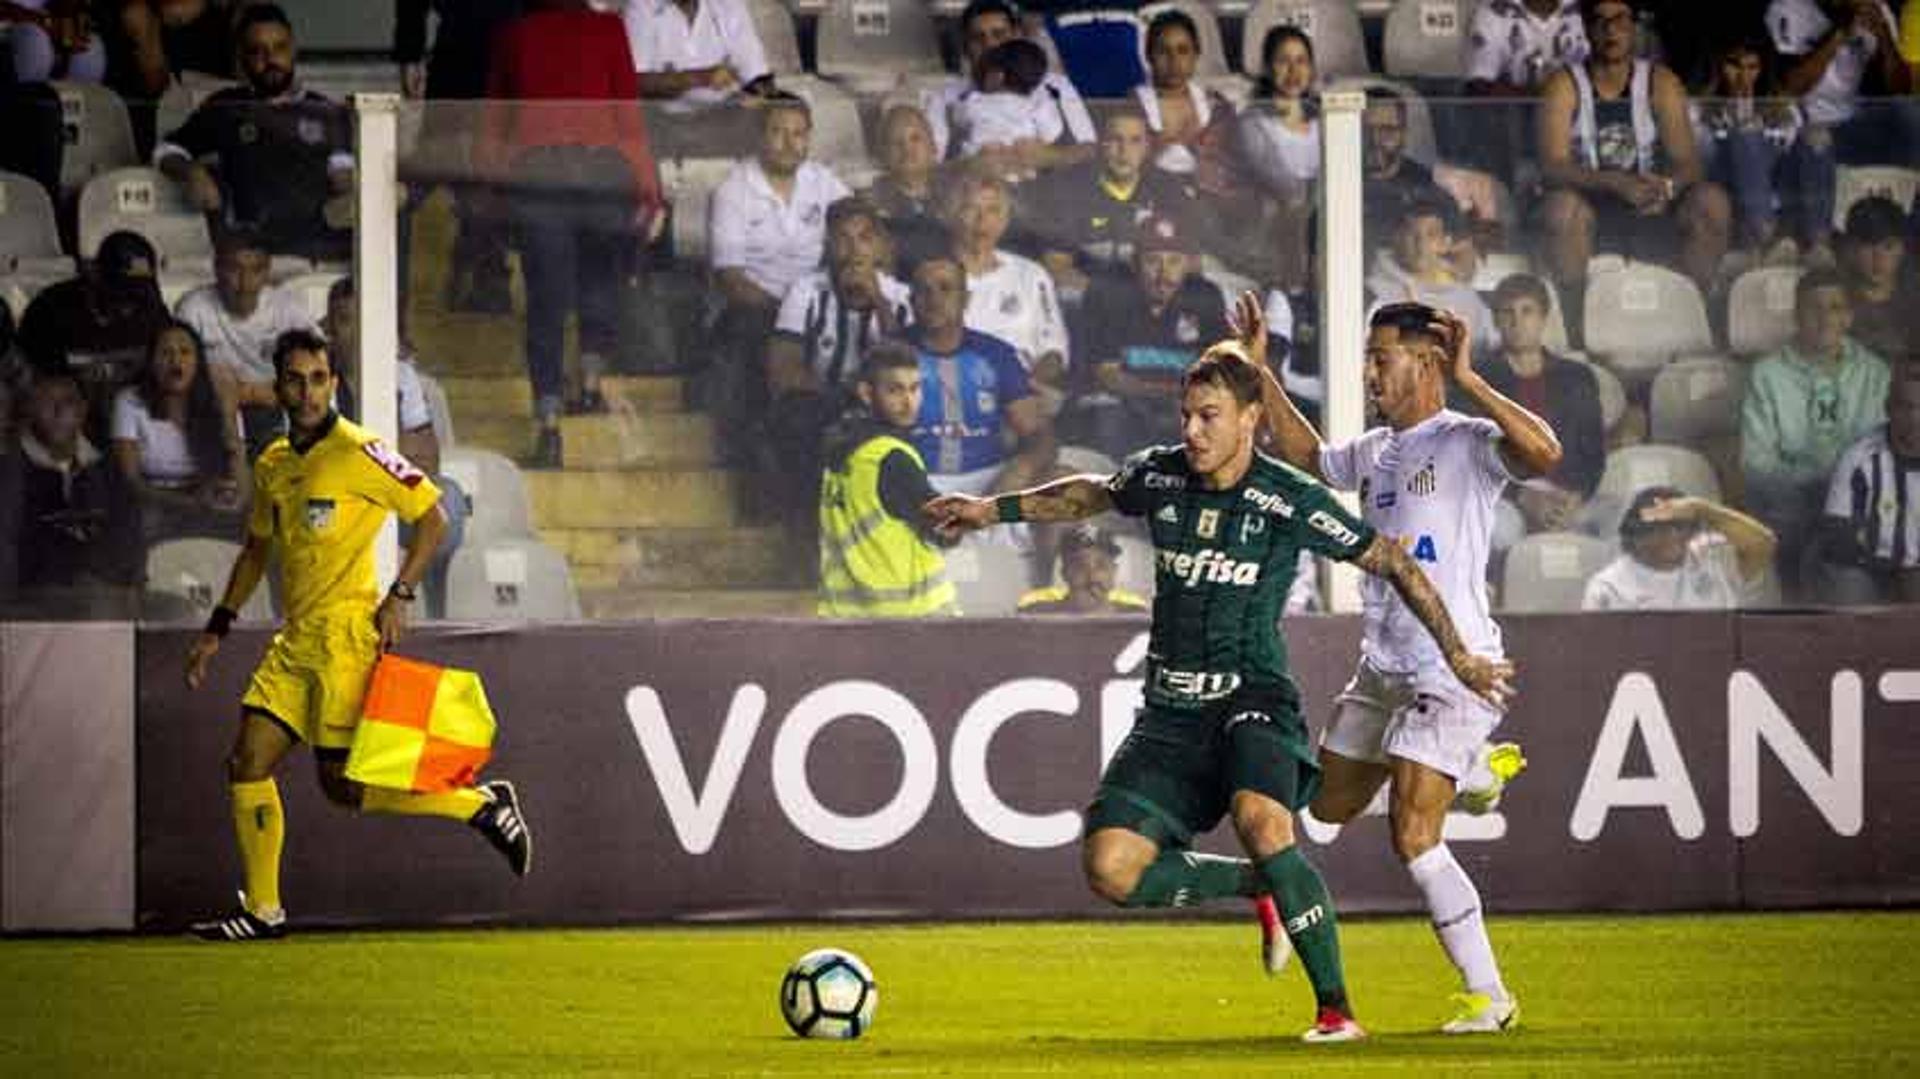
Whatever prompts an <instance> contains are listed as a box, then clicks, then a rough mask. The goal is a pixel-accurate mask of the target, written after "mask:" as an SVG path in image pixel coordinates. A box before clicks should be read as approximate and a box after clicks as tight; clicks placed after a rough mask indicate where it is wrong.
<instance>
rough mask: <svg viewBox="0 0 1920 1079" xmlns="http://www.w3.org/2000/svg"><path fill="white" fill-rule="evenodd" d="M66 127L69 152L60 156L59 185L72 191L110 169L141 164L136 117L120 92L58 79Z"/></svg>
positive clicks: (62, 113)
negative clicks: (132, 114) (135, 145)
mask: <svg viewBox="0 0 1920 1079" xmlns="http://www.w3.org/2000/svg"><path fill="white" fill-rule="evenodd" d="M53 88H54V90H56V91H57V92H58V93H59V94H60V113H61V119H62V124H63V126H64V128H65V130H66V144H67V145H66V153H65V155H63V156H62V157H61V159H60V188H61V190H62V191H64V192H66V193H68V194H72V193H74V192H77V191H79V190H80V189H81V188H82V187H85V186H86V183H87V181H88V180H91V179H93V178H94V177H95V176H98V175H99V174H101V173H103V172H107V171H109V170H111V169H118V168H125V167H127V166H129V165H138V164H139V163H140V155H139V153H138V152H137V151H136V150H135V149H134V144H133V120H132V118H131V117H129V116H128V115H127V106H126V103H125V102H123V101H121V100H120V95H118V94H116V93H114V92H113V91H112V90H109V89H107V88H106V87H105V86H101V85H98V84H96V83H85V82H55V83H54V84H53Z"/></svg>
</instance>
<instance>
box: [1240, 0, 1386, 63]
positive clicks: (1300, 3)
mask: <svg viewBox="0 0 1920 1079" xmlns="http://www.w3.org/2000/svg"><path fill="white" fill-rule="evenodd" d="M1281 23H1286V24H1288V25H1290V26H1297V27H1299V28H1300V29H1301V31H1302V32H1303V33H1305V34H1306V35H1307V36H1308V37H1310V38H1312V39H1313V55H1314V61H1315V64H1316V66H1317V67H1318V68H1319V69H1320V77H1321V78H1322V79H1323V80H1324V79H1335V78H1339V77H1341V76H1346V75H1366V74H1369V73H1371V72H1372V70H1373V67H1372V65H1371V64H1369V63H1368V62H1367V39H1366V30H1365V28H1364V27H1363V26H1361V23H1360V12H1359V11H1357V10H1356V9H1355V8H1354V6H1353V4H1352V3H1351V2H1350V0H1257V2H1256V3H1255V4H1254V5H1253V7H1252V8H1251V9H1250V10H1248V12H1247V18H1246V23H1245V26H1244V28H1243V30H1242V31H1241V35H1240V56H1241V62H1242V65H1243V66H1242V68H1241V70H1242V71H1245V70H1246V68H1245V66H1244V64H1245V62H1246V58H1247V57H1252V58H1253V60H1254V62H1255V63H1258V62H1259V57H1260V42H1261V41H1262V40H1264V39H1265V38H1266V36H1267V31H1268V30H1271V29H1273V28H1274V27H1275V26H1277V25H1279V24H1281Z"/></svg>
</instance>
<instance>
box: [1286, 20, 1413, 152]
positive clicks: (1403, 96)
mask: <svg viewBox="0 0 1920 1079" xmlns="http://www.w3.org/2000/svg"><path fill="white" fill-rule="evenodd" d="M1264 32H1265V31H1262V33H1264ZM1259 47H1260V43H1259V42H1257V41H1256V42H1254V48H1256V49H1257V48H1259ZM1253 62H1254V64H1256V65H1257V64H1259V62H1260V57H1259V55H1258V54H1257V53H1256V54H1254V57H1253ZM1327 86H1328V89H1332V90H1358V91H1361V92H1362V93H1365V92H1366V91H1368V90H1386V91H1389V92H1391V93H1393V94H1395V95H1397V96H1398V97H1399V98H1400V100H1401V102H1402V103H1403V105H1404V107H1405V109H1406V113H1407V156H1408V157H1410V158H1413V159H1414V160H1415V161H1418V162H1420V163H1421V164H1423V165H1432V164H1433V163H1434V162H1436V161H1438V160H1439V159H1440V143H1439V141H1438V139H1437V137H1436V136H1435V135H1434V133H1433V110H1432V109H1431V108H1429V107H1428V106H1427V99H1426V98H1424V97H1422V96H1421V95H1420V91H1419V90H1416V89H1415V88H1413V87H1412V86H1409V85H1407V84H1406V83H1404V82H1396V81H1394V80H1393V79H1383V78H1381V77H1380V76H1378V75H1349V76H1347V77H1345V78H1340V79H1334V80H1332V81H1331V82H1329V83H1328V84H1327Z"/></svg>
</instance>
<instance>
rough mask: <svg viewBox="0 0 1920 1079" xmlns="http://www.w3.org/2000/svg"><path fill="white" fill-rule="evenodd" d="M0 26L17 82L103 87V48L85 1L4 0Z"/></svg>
mask: <svg viewBox="0 0 1920 1079" xmlns="http://www.w3.org/2000/svg"><path fill="white" fill-rule="evenodd" d="M0 26H5V27H7V45H8V50H9V51H10V52H11V53H12V54H13V78H14V81H16V82H52V81H54V80H55V79H59V80H62V81H65V82H101V81H103V80H105V78H106V76H107V48H106V45H104V44H103V43H102V42H101V40H100V35H99V34H97V33H95V32H94V29H93V12H92V10H91V9H90V8H89V6H88V4H87V2H86V0H6V2H5V3H0Z"/></svg>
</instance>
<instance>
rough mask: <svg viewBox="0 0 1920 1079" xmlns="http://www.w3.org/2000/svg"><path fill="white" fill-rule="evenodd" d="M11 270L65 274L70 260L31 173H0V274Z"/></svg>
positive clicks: (49, 201) (44, 196)
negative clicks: (62, 247)
mask: <svg viewBox="0 0 1920 1079" xmlns="http://www.w3.org/2000/svg"><path fill="white" fill-rule="evenodd" d="M14 271H23V272H28V273H55V272H59V273H60V274H61V276H67V275H70V274H72V273H73V260H72V259H70V258H68V257H67V254H66V252H65V251H63V250H62V249H61V247H60V226H59V222H58V221H57V219H56V218H55V217H54V216H53V199H52V198H50V197H49V196H48V195H47V189H46V188H44V187H41V186H40V181H38V180H35V179H34V178H33V177H31V176H22V175H20V174H19V173H17V172H0V273H10V272H14ZM15 313H16V314H17V313H18V312H15Z"/></svg>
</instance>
